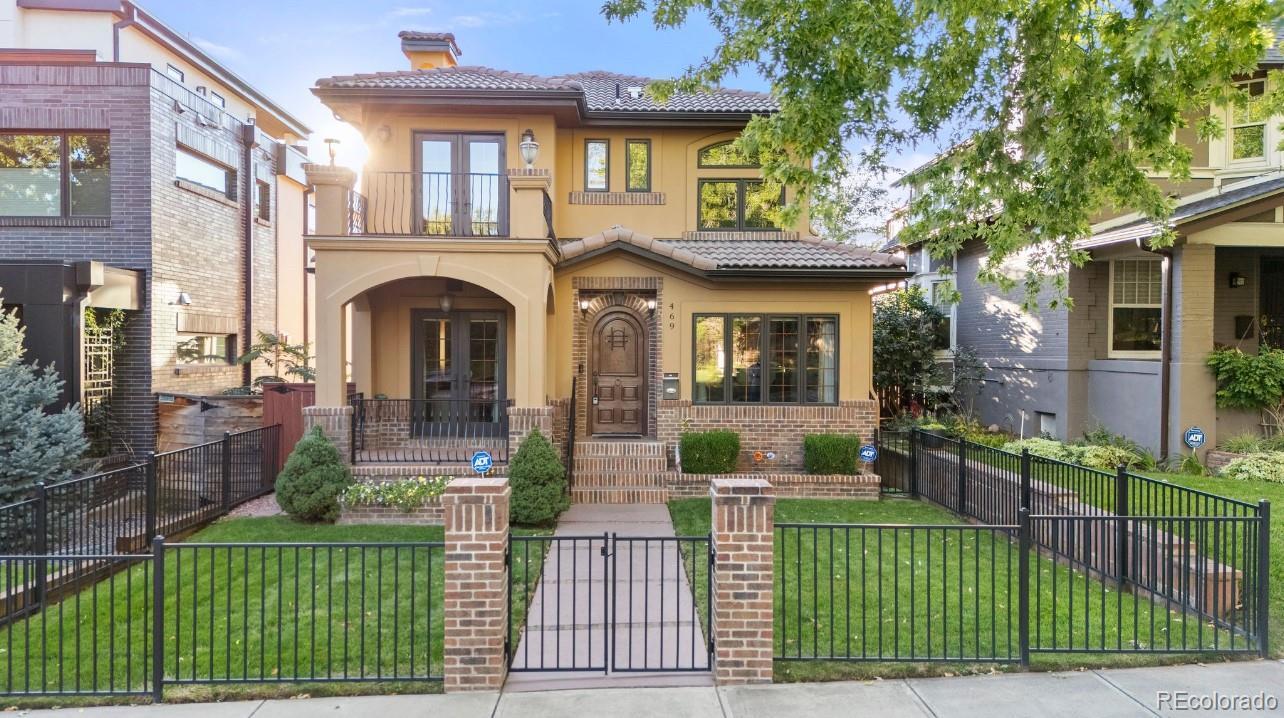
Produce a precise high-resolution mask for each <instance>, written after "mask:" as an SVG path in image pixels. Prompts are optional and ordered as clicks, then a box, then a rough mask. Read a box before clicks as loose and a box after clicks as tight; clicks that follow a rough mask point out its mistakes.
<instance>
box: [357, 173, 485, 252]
mask: <svg viewBox="0 0 1284 718" xmlns="http://www.w3.org/2000/svg"><path fill="white" fill-rule="evenodd" d="M361 189H362V191H361V193H360V194H357V193H353V194H354V195H355V196H357V197H360V198H361V199H360V200H358V201H351V202H350V203H349V204H350V207H349V212H348V216H349V218H350V221H349V225H350V226H349V232H350V233H351V234H387V235H401V236H427V237H506V236H508V177H507V176H506V175H502V174H493V173H483V172H366V173H365V174H364V176H363V177H362V180H361ZM358 205H359V207H360V209H359V210H358V209H356V208H357V206H358Z"/></svg>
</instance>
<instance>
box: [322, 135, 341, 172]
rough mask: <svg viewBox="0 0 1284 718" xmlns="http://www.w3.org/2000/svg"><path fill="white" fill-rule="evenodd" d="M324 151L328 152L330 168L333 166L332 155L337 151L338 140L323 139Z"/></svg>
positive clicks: (331, 138) (332, 138)
mask: <svg viewBox="0 0 1284 718" xmlns="http://www.w3.org/2000/svg"><path fill="white" fill-rule="evenodd" d="M325 146H326V149H327V150H329V152H330V166H331V167H333V166H334V155H335V153H336V152H338V151H339V140H338V138H335V137H327V138H325Z"/></svg>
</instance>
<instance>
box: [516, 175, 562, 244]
mask: <svg viewBox="0 0 1284 718" xmlns="http://www.w3.org/2000/svg"><path fill="white" fill-rule="evenodd" d="M552 185H553V178H552V175H550V174H549V172H548V170H544V169H510V170H509V171H508V186H509V187H511V188H512V194H511V195H510V197H511V203H510V204H509V209H508V216H509V219H508V224H509V235H510V236H512V237H515V238H517V239H544V238H545V237H547V236H548V234H549V227H548V223H547V222H546V221H545V220H544V193H545V192H547V191H548V189H549V188H550V187H552Z"/></svg>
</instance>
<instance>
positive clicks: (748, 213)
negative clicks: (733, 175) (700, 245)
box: [696, 179, 785, 230]
mask: <svg viewBox="0 0 1284 718" xmlns="http://www.w3.org/2000/svg"><path fill="white" fill-rule="evenodd" d="M698 189H699V195H700V206H699V217H698V218H697V222H696V224H697V226H698V227H699V228H700V229H701V230H760V229H775V228H776V227H775V225H774V224H773V223H772V216H773V213H774V212H775V211H776V210H778V209H779V208H780V206H781V205H782V204H783V203H784V199H785V193H784V190H783V189H776V190H773V189H771V188H770V187H769V186H768V185H767V184H766V183H765V182H763V181H762V180H760V179H725V180H724V179H702V180H700V181H699V185H698Z"/></svg>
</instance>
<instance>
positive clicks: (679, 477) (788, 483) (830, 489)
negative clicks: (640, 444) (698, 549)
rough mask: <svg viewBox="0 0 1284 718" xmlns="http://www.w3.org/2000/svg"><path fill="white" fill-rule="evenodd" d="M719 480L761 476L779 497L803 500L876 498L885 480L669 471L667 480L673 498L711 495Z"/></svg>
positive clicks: (869, 476) (861, 476)
mask: <svg viewBox="0 0 1284 718" xmlns="http://www.w3.org/2000/svg"><path fill="white" fill-rule="evenodd" d="M720 479H731V480H746V479H762V480H764V481H767V482H769V483H770V484H771V485H772V487H773V488H774V489H775V495H776V496H778V497H789V498H800V499H853V500H860V501H877V500H878V498H879V492H880V490H881V488H882V483H883V482H882V479H881V478H879V476H878V475H877V474H855V475H849V474H815V475H813V474H679V473H677V472H670V473H669V474H668V475H667V478H666V481H665V488H666V489H667V490H668V495H669V498H670V499H696V498H703V497H705V496H708V495H709V487H710V485H711V484H712V482H714V481H716V480H720Z"/></svg>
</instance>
